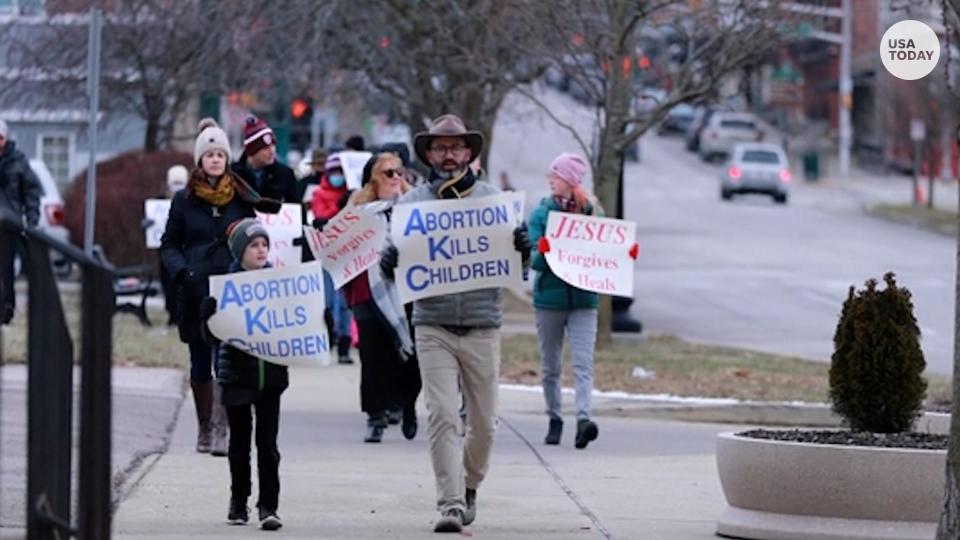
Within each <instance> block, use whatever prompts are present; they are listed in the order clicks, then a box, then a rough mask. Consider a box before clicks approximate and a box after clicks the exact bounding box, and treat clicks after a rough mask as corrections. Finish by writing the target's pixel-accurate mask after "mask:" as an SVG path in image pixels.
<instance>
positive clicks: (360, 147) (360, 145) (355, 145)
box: [343, 135, 367, 152]
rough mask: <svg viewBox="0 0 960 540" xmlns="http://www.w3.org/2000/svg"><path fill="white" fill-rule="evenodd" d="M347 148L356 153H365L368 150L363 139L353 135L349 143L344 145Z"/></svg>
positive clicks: (348, 140)
mask: <svg viewBox="0 0 960 540" xmlns="http://www.w3.org/2000/svg"><path fill="white" fill-rule="evenodd" d="M343 145H344V146H346V147H347V150H353V151H355V152H363V151H364V150H366V149H367V148H366V144H365V142H364V140H363V137H362V136H360V135H353V136H352V137H350V138H349V139H347V142H345V143H343Z"/></svg>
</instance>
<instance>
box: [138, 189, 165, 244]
mask: <svg viewBox="0 0 960 540" xmlns="http://www.w3.org/2000/svg"><path fill="white" fill-rule="evenodd" d="M169 213H170V199H147V200H145V201H143V217H144V218H146V219H149V220H150V221H152V222H153V224H152V225H150V226H149V227H147V230H146V233H147V249H159V248H160V240H161V239H162V238H163V231H165V230H166V229H167V215H168V214H169Z"/></svg>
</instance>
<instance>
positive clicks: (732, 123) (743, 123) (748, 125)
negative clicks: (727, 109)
mask: <svg viewBox="0 0 960 540" xmlns="http://www.w3.org/2000/svg"><path fill="white" fill-rule="evenodd" d="M720 127H722V128H727V129H756V126H754V125H753V122H751V121H749V120H721V121H720Z"/></svg>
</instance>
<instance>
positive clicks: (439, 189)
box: [430, 167, 477, 199]
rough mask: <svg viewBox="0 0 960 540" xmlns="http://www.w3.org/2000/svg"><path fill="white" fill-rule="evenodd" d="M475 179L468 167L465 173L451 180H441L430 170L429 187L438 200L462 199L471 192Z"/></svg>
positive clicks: (475, 182)
mask: <svg viewBox="0 0 960 540" xmlns="http://www.w3.org/2000/svg"><path fill="white" fill-rule="evenodd" d="M476 184H477V177H476V176H474V174H473V171H471V170H470V168H469V167H468V168H467V170H466V171H464V172H463V173H461V174H458V175H457V176H454V177H453V178H441V177H440V176H439V175H438V174H437V172H436V171H434V170H432V169H431V170H430V185H431V186H432V187H433V188H434V190H435V191H436V193H437V198H440V199H463V198H466V197H468V196H469V195H470V193H472V192H473V188H474V187H475V186H476Z"/></svg>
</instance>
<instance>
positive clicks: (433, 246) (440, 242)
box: [427, 235, 453, 261]
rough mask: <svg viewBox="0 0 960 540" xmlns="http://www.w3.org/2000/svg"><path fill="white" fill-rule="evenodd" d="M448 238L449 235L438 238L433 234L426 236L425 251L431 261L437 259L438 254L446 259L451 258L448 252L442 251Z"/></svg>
mask: <svg viewBox="0 0 960 540" xmlns="http://www.w3.org/2000/svg"><path fill="white" fill-rule="evenodd" d="M449 239H450V235H445V236H442V237H440V238H436V237H434V236H431V237H429V238H427V253H428V254H429V256H430V260H431V261H435V260H437V255H438V254H439V255H441V256H443V258H444V259H446V260H448V261H449V260H452V259H453V257H452V256H451V255H450V253H448V252H446V251H444V245H445V244H446V243H447V240H449Z"/></svg>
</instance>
